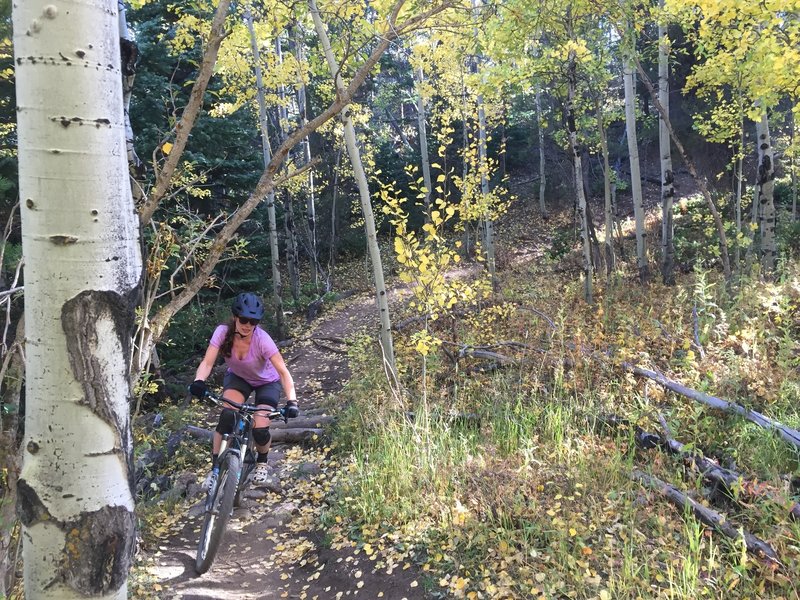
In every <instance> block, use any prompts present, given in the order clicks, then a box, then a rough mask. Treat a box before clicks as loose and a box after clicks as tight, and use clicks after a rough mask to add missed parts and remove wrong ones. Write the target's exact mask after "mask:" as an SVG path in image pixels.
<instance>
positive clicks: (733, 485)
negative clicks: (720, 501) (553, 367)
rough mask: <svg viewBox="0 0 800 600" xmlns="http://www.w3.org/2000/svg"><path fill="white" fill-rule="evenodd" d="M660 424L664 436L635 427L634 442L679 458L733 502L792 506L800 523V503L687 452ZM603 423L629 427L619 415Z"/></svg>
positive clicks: (605, 417)
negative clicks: (765, 502) (739, 500)
mask: <svg viewBox="0 0 800 600" xmlns="http://www.w3.org/2000/svg"><path fill="white" fill-rule="evenodd" d="M658 418H659V421H660V422H661V426H662V428H663V429H664V435H663V436H660V435H658V434H657V433H650V432H648V431H645V430H643V429H642V428H641V427H639V426H638V425H637V426H634V435H633V438H634V441H635V442H636V445H637V446H638V447H639V448H641V449H643V450H650V449H651V448H661V449H663V450H664V451H666V452H668V453H669V454H673V455H676V456H678V457H679V458H680V459H681V460H683V462H684V464H686V465H688V466H690V467H693V468H694V469H695V470H696V471H697V472H699V473H700V475H701V476H702V477H703V479H705V480H706V481H708V482H709V483H712V484H714V485H716V486H719V488H721V490H722V491H723V492H724V493H725V495H726V496H728V497H730V498H737V496H738V497H739V498H745V499H747V500H748V501H753V500H761V499H766V500H768V501H770V502H772V503H774V504H776V505H777V506H780V507H781V508H782V509H785V508H786V507H788V506H790V505H791V506H790V508H789V512H788V517H789V518H790V519H792V520H794V521H797V520H800V503H797V502H794V503H792V502H790V501H789V499H788V498H787V497H785V496H782V495H781V494H780V492H778V491H777V490H775V489H774V488H771V487H768V486H766V485H764V484H760V483H758V482H755V481H752V480H749V479H747V478H745V477H744V476H743V475H741V474H740V473H738V472H736V471H734V470H733V469H728V468H725V467H723V466H721V465H720V464H718V463H717V462H716V461H714V460H712V459H710V458H708V457H705V456H703V455H701V454H698V453H696V452H689V451H687V450H686V445H685V444H683V443H682V442H679V441H678V440H676V439H674V438H673V437H672V434H671V432H670V431H669V427H668V426H667V423H666V421H665V420H664V417H663V416H661V415H659V416H658ZM600 421H601V422H602V423H604V424H606V425H611V426H615V427H616V426H620V425H626V426H630V423H629V422H628V420H627V419H624V418H622V417H619V416H617V415H602V416H601V417H600Z"/></svg>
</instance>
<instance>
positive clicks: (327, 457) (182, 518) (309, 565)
mask: <svg viewBox="0 0 800 600" xmlns="http://www.w3.org/2000/svg"><path fill="white" fill-rule="evenodd" d="M374 313H375V305H374V296H373V294H372V293H371V292H370V293H364V294H362V295H360V296H355V297H350V298H348V299H347V300H346V301H344V302H342V303H340V304H339V305H337V306H335V307H334V308H333V309H332V310H331V312H329V313H324V314H323V315H322V317H320V319H318V321H316V322H314V323H313V324H312V326H311V329H310V330H309V331H307V332H306V333H305V335H304V336H303V338H302V340H300V341H297V342H296V343H294V344H292V345H291V346H290V347H289V348H288V349H287V350H284V351H283V352H282V353H283V355H284V357H285V359H286V362H287V365H288V367H289V369H290V371H291V373H292V376H293V378H294V380H295V382H296V385H297V389H298V397H299V398H300V399H301V401H302V410H301V417H309V418H311V417H314V416H317V417H320V421H323V420H324V417H327V416H328V415H330V414H331V413H333V414H335V412H336V405H335V395H336V392H337V391H339V390H340V389H341V388H342V387H343V385H344V384H345V383H346V382H347V380H348V379H349V377H350V371H349V368H348V363H347V358H346V350H345V346H344V345H342V343H341V341H343V340H345V339H346V338H351V337H352V336H354V335H355V334H357V333H358V332H359V331H363V330H365V329H366V327H367V326H368V324H370V323H372V322H373V321H374V320H375V319H374ZM326 398H327V399H330V398H333V399H334V401H333V402H330V400H328V401H324V400H325V399H326ZM309 442H310V443H306V444H300V445H298V444H283V443H281V444H275V445H274V446H273V449H272V451H271V455H270V463H271V464H272V466H273V470H274V473H275V475H276V477H275V481H274V482H273V483H272V484H271V485H270V486H269V488H261V489H258V488H251V490H250V491H249V492H248V494H247V496H248V497H247V498H246V500H245V501H244V503H243V506H242V507H241V508H237V509H235V510H234V513H233V516H232V518H231V520H230V521H229V523H228V531H227V533H226V535H225V538H224V539H223V541H222V546H221V547H220V550H219V553H218V555H217V558H216V560H215V562H214V564H213V566H212V567H211V569H210V570H209V571H208V572H207V573H206V574H204V575H202V576H198V575H197V574H196V573H195V570H194V562H195V556H196V550H197V540H198V536H199V530H200V526H201V524H202V512H201V511H202V508H201V506H202V502H203V500H202V498H204V496H203V495H202V494H198V495H195V500H196V502H195V503H194V504H193V505H192V506H191V508H190V509H189V510H188V512H185V511H184V512H183V513H181V512H180V510H178V511H177V512H176V515H175V516H173V517H171V518H168V521H167V522H165V523H164V524H163V526H162V529H161V537H160V541H159V542H158V546H157V550H156V551H154V552H152V554H150V555H147V556H143V557H140V564H141V565H142V566H143V568H142V569H139V574H138V576H137V580H138V583H136V582H134V584H133V589H132V593H133V594H134V595H135V596H138V597H154V596H156V597H159V596H160V597H164V598H184V599H186V600H190V599H194V600H200V599H210V598H226V599H241V600H245V599H252V600H258V599H268V598H300V599H305V598H309V599H312V600H313V599H319V600H323V599H334V598H337V599H338V598H351V597H356V596H358V597H361V598H386V599H387V600H393V599H396V600H400V599H402V598H408V599H409V600H410V599H412V598H423V597H425V594H424V592H422V586H421V583H420V582H421V580H422V576H423V575H424V574H423V573H421V572H420V571H419V569H418V567H416V566H414V565H413V563H412V562H411V561H407V560H403V558H402V556H400V555H398V561H399V562H397V563H394V562H387V561H386V560H379V559H378V557H377V556H376V555H375V554H370V553H369V548H367V549H366V551H365V550H364V547H363V546H361V547H359V546H360V545H357V544H356V543H355V542H352V541H349V540H346V539H338V540H337V539H331V538H330V536H329V535H328V533H327V532H326V531H325V530H323V529H321V528H320V525H319V523H320V515H321V512H322V510H323V509H324V502H325V498H326V496H328V494H329V493H330V492H331V490H332V487H333V485H334V484H335V477H336V472H337V470H338V469H339V468H340V465H339V464H338V463H337V462H336V460H335V458H334V457H333V456H332V455H331V452H330V450H331V449H330V447H329V446H326V445H325V440H324V437H323V438H320V439H313V440H309ZM204 476H205V474H204V473H198V480H200V479H202V478H203V477H204Z"/></svg>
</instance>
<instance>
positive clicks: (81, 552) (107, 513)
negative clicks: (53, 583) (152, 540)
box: [60, 506, 136, 596]
mask: <svg viewBox="0 0 800 600" xmlns="http://www.w3.org/2000/svg"><path fill="white" fill-rule="evenodd" d="M62 529H63V530H64V531H65V532H66V540H65V543H64V550H63V552H62V555H61V564H60V571H61V577H62V579H63V581H64V583H65V584H66V585H68V586H69V587H70V588H72V589H74V590H77V591H79V592H81V593H82V594H85V595H87V596H96V595H104V594H108V593H109V592H113V591H116V590H118V589H119V588H120V586H122V585H123V584H124V583H125V580H126V579H127V576H128V571H129V570H130V566H131V563H132V562H133V547H134V540H135V539H136V520H135V518H134V515H133V513H132V512H131V511H130V510H128V509H127V508H124V507H122V506H104V507H103V508H101V509H100V510H97V511H94V512H90V513H83V514H81V516H80V518H79V519H77V520H75V521H72V522H70V523H64V524H63V525H62Z"/></svg>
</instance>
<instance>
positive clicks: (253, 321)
mask: <svg viewBox="0 0 800 600" xmlns="http://www.w3.org/2000/svg"><path fill="white" fill-rule="evenodd" d="M236 318H237V319H239V323H241V324H242V325H258V324H259V323H260V322H261V319H248V318H246V317H239V316H237V317H236Z"/></svg>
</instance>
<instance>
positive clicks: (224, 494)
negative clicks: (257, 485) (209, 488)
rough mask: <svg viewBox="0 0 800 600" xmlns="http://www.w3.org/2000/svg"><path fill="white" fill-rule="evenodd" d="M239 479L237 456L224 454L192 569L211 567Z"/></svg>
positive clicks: (200, 571)
mask: <svg viewBox="0 0 800 600" xmlns="http://www.w3.org/2000/svg"><path fill="white" fill-rule="evenodd" d="M238 480H239V457H238V456H237V455H236V454H233V453H229V454H226V455H225V456H224V457H223V459H222V461H221V463H220V465H219V477H218V478H217V482H218V483H217V489H216V491H215V492H214V497H213V498H212V499H211V502H210V507H208V508H207V509H206V515H205V521H204V522H203V528H202V529H201V530H200V543H199V544H198V546H197V561H196V562H195V565H194V569H195V571H197V572H198V573H199V574H201V575H202V574H203V573H205V572H206V571H208V569H209V568H210V567H211V563H213V562H214V557H215V556H216V555H217V550H218V549H219V544H220V542H221V541H222V536H223V534H224V533H225V527H226V526H227V524H228V519H229V518H230V516H231V511H233V497H234V496H235V495H236V486H237V484H238Z"/></svg>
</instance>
